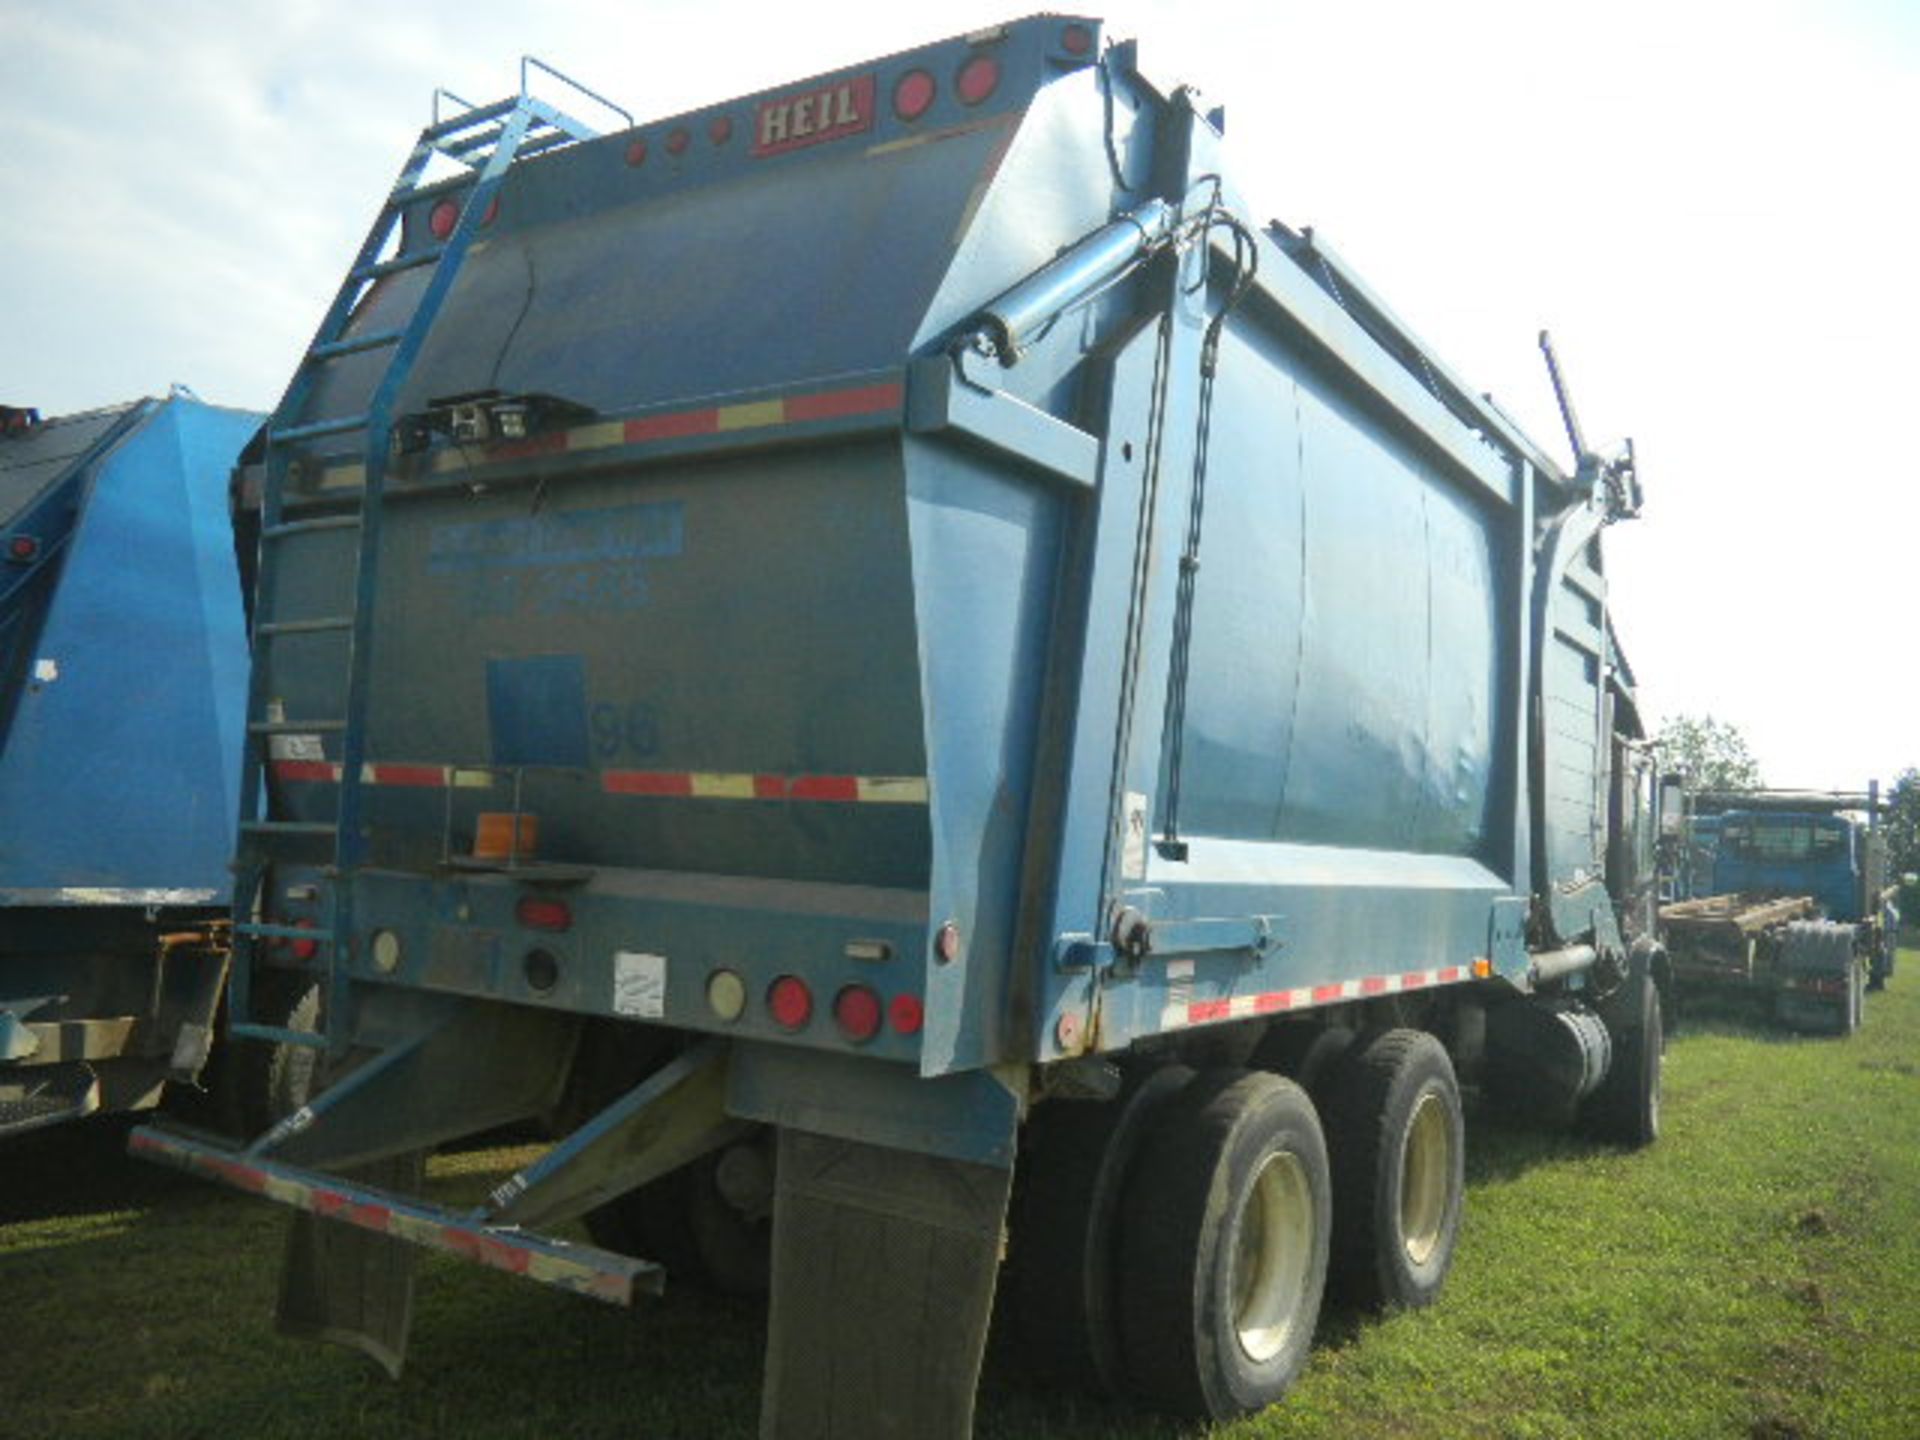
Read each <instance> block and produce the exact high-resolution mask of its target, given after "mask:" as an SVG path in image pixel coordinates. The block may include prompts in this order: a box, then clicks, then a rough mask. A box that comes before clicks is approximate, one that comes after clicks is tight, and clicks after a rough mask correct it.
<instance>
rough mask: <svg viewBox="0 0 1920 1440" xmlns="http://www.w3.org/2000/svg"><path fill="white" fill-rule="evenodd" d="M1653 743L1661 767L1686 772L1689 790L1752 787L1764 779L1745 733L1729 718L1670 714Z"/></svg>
mask: <svg viewBox="0 0 1920 1440" xmlns="http://www.w3.org/2000/svg"><path fill="white" fill-rule="evenodd" d="M1654 744H1656V745H1658V746H1659V747H1660V763H1661V765H1662V767H1663V768H1665V769H1667V770H1669V771H1674V770H1677V771H1679V772H1680V773H1681V774H1683V775H1685V776H1686V777H1687V788H1688V789H1689V790H1755V789H1758V788H1759V787H1760V786H1762V785H1764V784H1765V783H1766V782H1765V781H1764V780H1762V779H1761V778H1760V762H1759V761H1757V760H1755V759H1754V758H1753V752H1752V751H1751V750H1749V749H1748V748H1747V737H1746V736H1744V735H1742V734H1741V733H1740V727H1739V726H1737V725H1735V724H1734V723H1733V722H1732V721H1730V720H1716V719H1714V718H1713V716H1711V715H1700V716H1693V715H1669V716H1668V717H1667V718H1666V719H1665V720H1663V721H1661V722H1660V733H1659V734H1658V735H1656V736H1655V737H1654Z"/></svg>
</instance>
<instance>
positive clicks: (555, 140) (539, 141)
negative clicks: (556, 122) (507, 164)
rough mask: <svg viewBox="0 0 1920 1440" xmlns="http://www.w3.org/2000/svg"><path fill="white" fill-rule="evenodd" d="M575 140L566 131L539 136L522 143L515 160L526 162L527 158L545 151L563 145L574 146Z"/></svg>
mask: <svg viewBox="0 0 1920 1440" xmlns="http://www.w3.org/2000/svg"><path fill="white" fill-rule="evenodd" d="M575 138H576V137H574V136H572V135H569V134H568V133H567V132H566V131H564V130H556V131H554V132H553V133H552V134H551V135H537V136H535V137H533V138H532V139H529V140H524V141H522V142H521V144H520V148H519V149H518V150H516V151H514V152H513V158H514V159H515V160H524V159H526V158H527V156H529V155H538V154H539V153H540V152H541V151H543V150H553V149H557V148H558V147H559V146H562V145H572V144H573V143H575Z"/></svg>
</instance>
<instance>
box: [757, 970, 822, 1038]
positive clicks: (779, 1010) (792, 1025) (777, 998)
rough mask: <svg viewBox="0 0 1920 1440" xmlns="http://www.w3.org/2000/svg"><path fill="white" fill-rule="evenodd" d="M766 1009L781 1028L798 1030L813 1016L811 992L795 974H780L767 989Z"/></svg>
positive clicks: (804, 982)
mask: <svg viewBox="0 0 1920 1440" xmlns="http://www.w3.org/2000/svg"><path fill="white" fill-rule="evenodd" d="M767 1010H768V1012H769V1013H770V1014H772V1016H773V1023H774V1024H776V1025H778V1026H779V1027H780V1028H781V1029H782V1030H798V1029H800V1028H801V1027H803V1026H804V1025H805V1024H806V1023H807V1021H809V1020H811V1019H812V1018H813V992H812V991H811V990H809V989H807V982H806V981H804V980H802V979H800V977H799V976H797V975H782V976H781V977H780V978H779V979H778V980H776V981H774V982H773V985H772V987H771V988H770V989H769V990H768V991H767Z"/></svg>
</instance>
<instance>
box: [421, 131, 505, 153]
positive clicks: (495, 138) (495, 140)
mask: <svg viewBox="0 0 1920 1440" xmlns="http://www.w3.org/2000/svg"><path fill="white" fill-rule="evenodd" d="M506 133H507V127H506V126H504V125H492V126H489V127H488V128H487V129H485V130H481V131H477V132H476V133H474V134H472V135H468V136H465V137H463V138H461V139H459V140H448V141H444V142H440V143H437V144H435V145H434V147H433V148H434V149H436V150H438V151H439V152H440V153H441V154H442V155H445V156H448V157H450V158H451V159H454V160H464V159H465V157H466V156H468V155H471V154H472V153H473V152H474V151H476V150H485V149H486V148H487V147H488V146H490V145H497V144H499V143H500V137H501V136H502V135H504V134H506Z"/></svg>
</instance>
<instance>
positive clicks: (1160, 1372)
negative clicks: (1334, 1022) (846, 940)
mask: <svg viewBox="0 0 1920 1440" xmlns="http://www.w3.org/2000/svg"><path fill="white" fill-rule="evenodd" d="M1316 1100H1317V1101H1318V1107H1317V1108H1316ZM1099 1110H1100V1113H1089V1107H1086V1106H1083V1105H1081V1104H1078V1103H1070V1104H1065V1105H1063V1107H1062V1112H1061V1116H1060V1119H1059V1120H1058V1121H1057V1122H1056V1123H1055V1124H1054V1125H1053V1127H1052V1129H1051V1133H1049V1130H1048V1129H1047V1128H1046V1127H1042V1126H1041V1125H1040V1123H1039V1120H1037V1121H1036V1134H1037V1136H1038V1138H1039V1139H1040V1140H1041V1142H1042V1143H1041V1144H1040V1145H1038V1146H1036V1147H1034V1149H1033V1150H1032V1152H1031V1153H1030V1155H1029V1157H1028V1159H1027V1162H1026V1164H1027V1167H1028V1168H1027V1172H1026V1175H1025V1177H1024V1185H1023V1193H1022V1200H1021V1205H1020V1209H1019V1211H1018V1213H1017V1217H1016V1226H1015V1251H1014V1256H1013V1261H1012V1263H1011V1265H1010V1273H1009V1277H1008V1279H1009V1288H1008V1293H1007V1295H1006V1297H1005V1299H1006V1302H1007V1309H1008V1311H1010V1313H1011V1315H1012V1316H1013V1317H1014V1318H1015V1321H1016V1323H1017V1324H1018V1325H1019V1327H1020V1331H1021V1337H1020V1338H1021V1344H1022V1349H1023V1350H1024V1351H1025V1352H1026V1353H1027V1355H1028V1356H1029V1357H1038V1358H1039V1359H1040V1361H1041V1369H1042V1370H1043V1373H1046V1374H1047V1376H1048V1378H1051V1379H1065V1380H1073V1381H1078V1382H1081V1383H1085V1384H1089V1385H1092V1386H1095V1387H1098V1388H1104V1389H1110V1390H1120V1391H1123V1392H1126V1393H1129V1394H1131V1395H1133V1396H1134V1397H1136V1398H1138V1399H1141V1400H1144V1401H1147V1402H1149V1403H1151V1404H1153V1405H1156V1406H1158V1407H1160V1408H1162V1409H1166V1410H1170V1411H1174V1412H1176V1413H1180V1414H1186V1415H1194V1416H1200V1417H1206V1418H1211V1419H1224V1418H1227V1417H1229V1416H1233V1415H1237V1414H1242V1413H1245V1412H1248V1411H1252V1410H1257V1409H1261V1408H1263V1407H1264V1406H1267V1405H1270V1404H1272V1403H1274V1402H1275V1401H1277V1400H1279V1399H1280V1398H1281V1397H1282V1396H1283V1395H1284V1394H1285V1393H1286V1391H1287V1389H1288V1387H1289V1386H1290V1385H1291V1384H1292V1383H1293V1381H1294V1379H1295V1378H1296V1377H1297V1376H1298V1375H1299V1373H1300V1370H1301V1368H1302V1367H1303V1366H1304V1365H1305V1364H1306V1361H1307V1357H1308V1355H1309V1353H1310V1351H1311V1347H1312V1343H1313V1334H1314V1329H1315V1326H1316V1324H1317V1323H1318V1319H1319V1314H1320V1308H1321V1301H1322V1297H1323V1294H1324V1293H1325V1292H1326V1290H1327V1287H1328V1283H1329V1276H1330V1275H1331V1277H1332V1279H1333V1282H1334V1284H1335V1286H1336V1288H1337V1290H1338V1293H1340V1294H1341V1296H1342V1297H1343V1298H1346V1299H1349V1300H1351V1301H1353V1302H1356V1303H1359V1304H1363V1305H1369V1306H1418V1305H1425V1304H1427V1303H1429V1302H1430V1301H1432V1300H1433V1299H1434V1298H1435V1297H1436V1296H1437V1295H1438V1294H1439V1291H1440V1287H1441V1285H1442V1284H1443V1282H1444V1281H1445V1278H1446V1274H1447V1270H1448V1268H1449V1267H1450V1265H1451V1263H1452V1257H1453V1251H1454V1246H1455V1242H1456V1239H1457V1236H1458V1231H1459V1222H1460V1214H1461V1199H1462V1180H1463V1171H1464V1163H1463V1156H1464V1145H1463V1137H1464V1128H1463V1125H1462V1121H1461V1109H1460V1096H1459V1088H1458V1085H1457V1083H1456V1081H1455V1079H1454V1074H1453V1066H1452V1063H1451V1062H1450V1060H1449V1059H1448V1057H1447V1053H1446V1051H1445V1049H1444V1048H1443V1047H1442V1046H1441V1045H1440V1043H1439V1042H1438V1041H1437V1040H1435V1039H1434V1038H1433V1037H1432V1036H1430V1035H1427V1034H1425V1033H1423V1032H1420V1031H1414V1030H1404V1029H1402V1030H1388V1031H1380V1032H1374V1033H1371V1034H1366V1035H1362V1036H1359V1037H1358V1038H1355V1039H1353V1040H1352V1041H1351V1043H1350V1044H1347V1045H1346V1048H1345V1050H1344V1053H1342V1054H1340V1055H1338V1056H1337V1058H1334V1059H1332V1060H1330V1061H1329V1063H1328V1064H1327V1065H1326V1066H1325V1067H1324V1068H1323V1069H1322V1070H1320V1072H1319V1073H1318V1074H1317V1075H1316V1083H1315V1095H1314V1097H1313V1098H1309V1095H1308V1093H1307V1091H1306V1090H1305V1089H1304V1088H1302V1086H1301V1085H1300V1084H1299V1083H1297V1082H1296V1081H1294V1080H1291V1079H1286V1078H1283V1077H1281V1076H1279V1075H1274V1074H1270V1073H1266V1072H1264V1071H1247V1070H1233V1069H1222V1070H1210V1071H1205V1072H1202V1073H1200V1074H1198V1075H1193V1074H1192V1073H1191V1072H1188V1071H1185V1070H1184V1069H1182V1068H1180V1067H1167V1068H1165V1069H1162V1070H1160V1071H1158V1072H1155V1074H1154V1075H1152V1076H1150V1077H1149V1078H1148V1079H1147V1080H1146V1081H1145V1082H1143V1083H1141V1084H1139V1085H1137V1086H1135V1087H1133V1088H1131V1089H1130V1090H1129V1091H1128V1092H1127V1094H1125V1095H1124V1096H1123V1097H1122V1098H1121V1099H1119V1100H1116V1101H1113V1102H1109V1103H1108V1104H1107V1105H1104V1106H1102V1107H1099ZM1044 1118H1045V1117H1044V1116H1042V1117H1040V1119H1044ZM1323 1120H1324V1122H1325V1128H1324V1130H1323V1128H1322V1122H1323Z"/></svg>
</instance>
